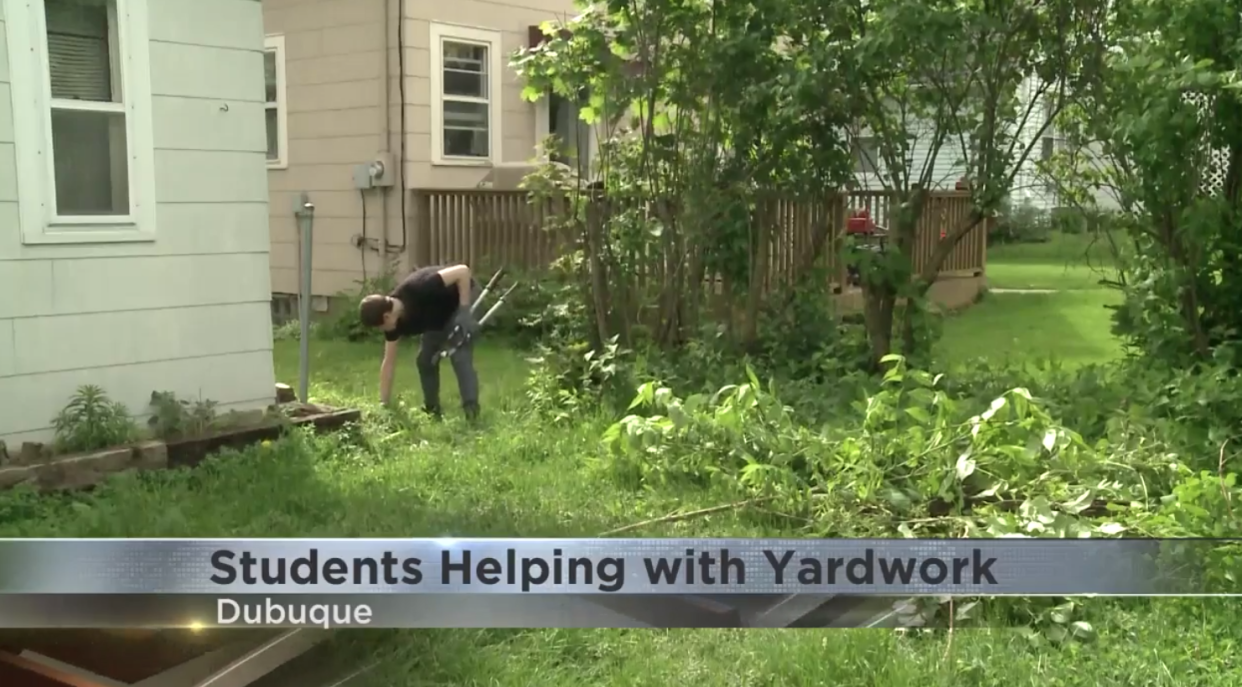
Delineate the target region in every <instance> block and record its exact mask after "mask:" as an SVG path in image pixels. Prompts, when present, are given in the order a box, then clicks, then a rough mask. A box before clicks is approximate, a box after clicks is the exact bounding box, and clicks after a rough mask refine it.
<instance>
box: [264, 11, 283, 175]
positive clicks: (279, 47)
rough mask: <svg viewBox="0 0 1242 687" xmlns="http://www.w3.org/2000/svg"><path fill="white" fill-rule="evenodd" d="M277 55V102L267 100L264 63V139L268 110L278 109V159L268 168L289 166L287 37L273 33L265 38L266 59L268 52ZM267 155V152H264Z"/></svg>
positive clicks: (268, 165) (271, 161)
mask: <svg viewBox="0 0 1242 687" xmlns="http://www.w3.org/2000/svg"><path fill="white" fill-rule="evenodd" d="M269 52H270V53H273V54H274V55H276V102H274V103H269V102H267V93H266V90H267V83H266V78H267V77H266V65H264V69H265V74H264V84H263V86H264V95H263V116H264V118H265V119H264V122H263V132H264V133H263V139H264V140H265V141H266V140H267V120H266V117H267V111H268V110H276V159H275V160H268V161H267V168H268V169H288V168H289V105H288V102H289V101H288V82H286V81H285V37H284V35H281V34H272V35H269V36H267V37H265V38H264V39H263V53H264V60H266V59H267V53H269ZM264 155H266V152H265V153H264Z"/></svg>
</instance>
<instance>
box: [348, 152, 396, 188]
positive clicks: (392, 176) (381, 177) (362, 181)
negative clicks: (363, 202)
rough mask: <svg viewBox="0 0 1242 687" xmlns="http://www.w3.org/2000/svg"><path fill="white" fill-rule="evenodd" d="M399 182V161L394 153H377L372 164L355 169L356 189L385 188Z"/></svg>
mask: <svg viewBox="0 0 1242 687" xmlns="http://www.w3.org/2000/svg"><path fill="white" fill-rule="evenodd" d="M396 181H397V161H396V159H395V158H394V156H393V155H392V153H376V155H375V157H374V158H373V159H372V160H371V161H370V162H364V163H362V164H360V165H357V166H355V167H354V188H358V189H364V190H365V189H369V188H384V187H388V186H393V185H395V184H396Z"/></svg>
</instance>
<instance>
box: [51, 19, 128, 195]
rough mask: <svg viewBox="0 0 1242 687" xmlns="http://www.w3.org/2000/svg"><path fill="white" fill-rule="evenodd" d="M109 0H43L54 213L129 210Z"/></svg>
mask: <svg viewBox="0 0 1242 687" xmlns="http://www.w3.org/2000/svg"><path fill="white" fill-rule="evenodd" d="M112 2H113V0H44V12H45V19H46V25H47V36H46V40H47V61H48V64H47V66H48V79H49V81H50V85H51V94H52V102H51V109H52V111H51V113H50V114H51V116H50V122H51V133H52V164H53V166H54V171H55V174H54V177H55V183H56V189H55V191H56V213H57V214H58V215H62V216H98V215H127V214H129V212H130V198H129V154H128V153H129V151H128V143H127V135H126V134H127V131H126V128H127V127H126V117H125V109H124V108H123V107H121V105H120V103H121V101H122V98H121V93H120V88H119V85H120V81H121V80H120V78H119V76H118V73H117V71H116V66H117V65H118V64H120V61H119V60H118V59H117V55H118V52H117V48H118V46H117V45H116V44H115V43H116V31H115V26H114V22H115V18H116V12H115V7H114V6H113V5H112ZM69 101H72V102H69Z"/></svg>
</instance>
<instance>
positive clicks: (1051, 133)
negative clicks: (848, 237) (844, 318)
mask: <svg viewBox="0 0 1242 687" xmlns="http://www.w3.org/2000/svg"><path fill="white" fill-rule="evenodd" d="M1020 92H1021V98H1020V99H1021V102H1023V103H1027V104H1029V103H1030V102H1031V101H1032V100H1035V99H1037V98H1038V97H1039V96H1038V84H1037V82H1036V81H1035V80H1034V79H1028V80H1027V81H1026V82H1024V83H1023V84H1022V86H1021V87H1020ZM1027 106H1028V105H1026V104H1024V105H1022V106H1020V110H1019V111H1020V112H1021V111H1023V110H1025V108H1026V107H1027ZM1047 113H1048V109H1047V107H1046V106H1045V105H1044V104H1043V103H1042V102H1037V103H1035V105H1034V106H1033V107H1031V109H1030V115H1029V116H1028V117H1027V121H1026V122H1025V124H1024V125H1023V126H1022V128H1021V129H1020V130H1019V132H1018V145H1017V147H1016V150H1018V151H1022V150H1025V149H1027V148H1028V147H1030V154H1029V155H1028V156H1027V159H1026V160H1025V161H1024V162H1023V164H1022V165H1021V166H1020V167H1019V168H1018V171H1017V173H1016V174H1015V175H1014V182H1013V185H1012V190H1011V197H1012V200H1013V201H1014V202H1015V203H1026V204H1030V205H1033V206H1035V207H1037V208H1040V209H1043V210H1051V209H1053V208H1056V207H1058V206H1059V205H1060V200H1059V198H1058V195H1057V192H1056V188H1055V186H1053V185H1050V184H1049V183H1048V182H1047V180H1046V178H1045V177H1044V175H1042V174H1041V173H1040V172H1039V163H1040V161H1042V160H1047V159H1049V158H1050V157H1051V156H1052V155H1053V154H1054V153H1055V152H1057V151H1061V150H1063V149H1064V147H1065V145H1066V144H1065V141H1064V139H1063V138H1062V137H1060V136H1058V134H1057V132H1056V130H1055V129H1054V128H1052V127H1048V128H1047V129H1044V130H1043V131H1042V132H1041V131H1040V129H1041V127H1042V126H1043V123H1044V121H1045V120H1046V118H1047V116H1048V114H1047ZM911 129H912V130H913V132H914V134H915V140H914V146H913V148H912V154H911V160H912V161H913V165H914V166H913V168H912V169H911V176H912V177H917V176H918V175H919V173H920V172H921V170H922V167H923V165H924V164H925V161H926V160H927V159H928V156H929V153H930V148H931V141H932V139H933V138H934V135H935V130H934V128H933V127H932V126H930V125H928V124H924V123H921V122H917V121H916V122H914V123H913V124H912V126H911ZM859 144H860V145H859V146H858V147H856V150H855V151H854V158H855V160H854V169H855V178H856V179H857V184H858V188H862V189H869V190H881V189H883V188H885V182H884V181H883V180H881V178H880V177H879V176H878V173H877V169H876V168H875V167H873V166H872V165H871V164H870V163H869V161H868V157H870V158H871V159H874V160H875V161H876V166H878V168H879V172H882V171H883V165H882V163H880V162H879V160H878V154H877V153H876V152H875V151H874V150H873V149H868V147H869V146H870V145H873V140H872V139H870V138H868V137H865V136H864V137H861V138H860V139H859ZM863 149H868V153H869V154H864V150H863ZM1100 164H1104V162H1103V161H1102V159H1101V161H1100ZM966 171H967V170H966V164H965V160H964V153H963V151H962V146H961V143H960V141H958V140H956V139H953V140H949V141H945V142H944V144H943V145H942V146H941V149H940V151H939V154H938V155H937V156H936V159H935V161H934V163H933V166H932V175H931V180H932V183H931V186H932V188H934V189H952V188H954V186H955V185H956V183H957V181H958V180H959V179H961V178H962V177H963V176H965V175H966ZM1095 196H1096V202H1097V203H1098V204H1099V207H1101V208H1103V209H1111V208H1116V207H1117V202H1116V199H1115V198H1113V197H1112V195H1111V194H1110V193H1108V192H1107V191H1106V190H1103V189H1100V190H1097V191H1096V192H1095Z"/></svg>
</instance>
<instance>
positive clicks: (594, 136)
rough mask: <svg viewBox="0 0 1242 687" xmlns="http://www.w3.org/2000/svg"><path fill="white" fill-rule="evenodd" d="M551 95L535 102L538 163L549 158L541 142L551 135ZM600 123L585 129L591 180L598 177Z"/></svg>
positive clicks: (536, 154)
mask: <svg viewBox="0 0 1242 687" xmlns="http://www.w3.org/2000/svg"><path fill="white" fill-rule="evenodd" d="M551 100H552V94H551V93H550V92H549V93H544V95H543V97H542V98H540V99H539V100H536V101H535V156H536V158H537V159H538V161H539V162H545V163H546V162H547V161H548V160H549V158H550V156H549V154H548V151H546V150H542V149H541V146H542V145H543V142H544V141H546V140H547V138H548V136H551V135H552V126H551V123H550V122H549V120H550V119H551V118H552V102H551ZM600 126H602V124H601V123H600V122H596V123H594V124H592V125H590V126H588V127H587V132H588V133H587V143H586V144H587V159H588V161H589V162H590V166H589V168H588V169H589V170H590V172H589V173H590V176H591V177H592V178H594V177H596V176H598V170H596V169H595V166H596V163H597V162H598V160H599V127H600Z"/></svg>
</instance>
